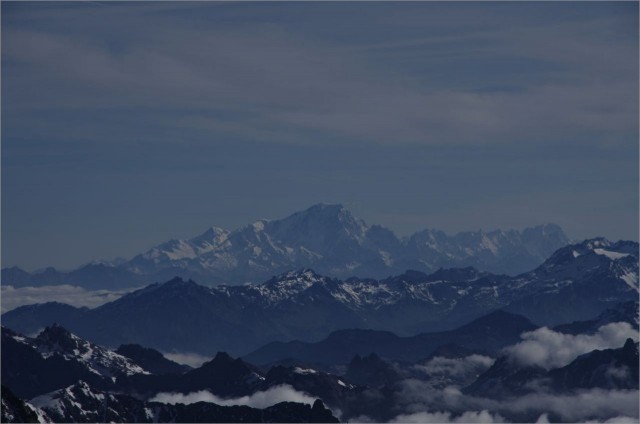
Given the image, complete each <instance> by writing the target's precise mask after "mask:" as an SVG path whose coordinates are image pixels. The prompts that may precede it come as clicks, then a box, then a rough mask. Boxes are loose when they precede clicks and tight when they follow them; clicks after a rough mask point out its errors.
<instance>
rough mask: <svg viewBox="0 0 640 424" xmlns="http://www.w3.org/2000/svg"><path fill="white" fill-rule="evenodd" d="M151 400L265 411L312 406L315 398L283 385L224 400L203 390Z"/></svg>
mask: <svg viewBox="0 0 640 424" xmlns="http://www.w3.org/2000/svg"><path fill="white" fill-rule="evenodd" d="M150 400H151V401H153V402H161V403H170V404H175V403H183V404H187V405H188V404H190V403H196V402H211V403H215V404H218V405H222V406H233V405H243V406H250V407H252V408H260V409H263V408H267V407H269V406H272V405H275V404H277V403H280V402H298V403H306V404H309V405H312V404H313V402H314V401H315V398H312V397H310V396H309V395H307V394H306V393H302V392H298V391H296V390H295V389H294V388H293V387H291V386H289V385H281V386H275V387H271V388H269V389H268V390H265V391H263V392H256V393H253V394H251V395H249V396H242V397H239V398H229V399H224V398H221V397H219V396H216V395H214V394H212V393H210V392H208V391H206V390H201V391H198V392H193V393H189V394H186V395H184V394H182V393H158V394H157V395H156V396H154V397H153V398H152V399H150Z"/></svg>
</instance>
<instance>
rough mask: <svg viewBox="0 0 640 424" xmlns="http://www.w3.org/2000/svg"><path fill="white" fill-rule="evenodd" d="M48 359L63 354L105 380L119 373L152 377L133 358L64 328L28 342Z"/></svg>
mask: <svg viewBox="0 0 640 424" xmlns="http://www.w3.org/2000/svg"><path fill="white" fill-rule="evenodd" d="M25 342H26V343H28V344H30V345H31V346H33V347H34V348H35V349H36V350H37V351H38V352H39V353H40V354H41V355H42V356H43V357H44V358H48V357H51V356H53V355H60V356H62V357H64V358H65V359H67V360H77V361H79V362H81V363H83V364H84V365H85V366H87V368H88V369H89V370H90V371H91V372H93V373H95V374H98V375H100V376H102V377H112V376H114V375H116V374H125V375H132V374H148V372H147V371H145V370H144V369H142V368H141V367H140V366H138V365H137V364H135V363H134V362H132V361H131V360H130V359H128V358H126V357H124V356H122V355H119V354H117V353H115V352H113V351H111V350H108V349H105V348H103V347H100V346H97V345H94V344H93V343H90V342H88V341H87V340H84V339H82V338H80V337H78V336H76V335H75V334H72V333H70V332H69V331H67V330H66V329H65V328H63V327H62V326H60V325H57V324H54V325H52V326H50V327H46V328H45V329H44V330H43V331H42V332H41V333H40V334H38V336H37V337H36V338H35V339H25Z"/></svg>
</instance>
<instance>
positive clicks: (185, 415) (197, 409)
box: [31, 381, 338, 423]
mask: <svg viewBox="0 0 640 424" xmlns="http://www.w3.org/2000/svg"><path fill="white" fill-rule="evenodd" d="M31 403H33V405H34V406H36V407H37V408H39V409H40V410H41V411H42V412H44V414H46V416H48V417H49V418H50V419H51V420H52V421H53V422H77V423H93V422H142V423H145V422H146V423H151V422H191V423H225V422H226V423H231V422H251V423H254V422H255V423H262V422H264V423H268V422H275V423H295V422H300V423H331V422H338V420H337V419H336V418H335V417H334V416H333V415H332V413H331V411H329V410H328V409H326V408H325V407H324V405H323V403H322V401H319V400H317V401H316V402H315V403H314V404H313V406H311V405H306V404H302V403H294V402H281V403H278V404H276V405H273V406H269V407H267V408H265V409H257V408H251V407H248V406H220V405H217V404H215V403H209V402H196V403H192V404H188V405H184V404H166V403H159V402H145V401H141V400H139V399H136V398H134V397H132V396H128V395H123V394H116V393H109V392H104V391H100V390H96V389H95V388H93V387H91V386H90V385H89V384H87V383H86V382H83V381H80V382H78V383H76V384H74V385H72V386H69V387H66V388H64V389H61V390H58V391H55V392H52V393H49V394H47V395H43V396H40V397H37V398H35V399H33V400H32V401H31Z"/></svg>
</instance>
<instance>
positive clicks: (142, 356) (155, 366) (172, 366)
mask: <svg viewBox="0 0 640 424" xmlns="http://www.w3.org/2000/svg"><path fill="white" fill-rule="evenodd" d="M115 352H116V353H117V354H119V355H122V356H124V357H126V358H129V359H131V360H132V361H133V362H135V363H136V364H138V365H140V366H141V367H142V368H144V369H145V370H147V371H149V372H150V373H151V374H182V373H185V372H187V371H189V370H190V369H191V367H190V366H188V365H182V364H178V363H176V362H173V361H171V360H169V359H167V358H165V357H164V356H163V355H162V354H161V353H160V352H158V351H157V350H155V349H151V348H148V347H143V346H140V345H138V344H126V345H121V346H120V347H119V348H118V349H117V350H116V351H115Z"/></svg>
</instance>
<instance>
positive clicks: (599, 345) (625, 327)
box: [505, 322, 638, 369]
mask: <svg viewBox="0 0 640 424" xmlns="http://www.w3.org/2000/svg"><path fill="white" fill-rule="evenodd" d="M521 337H522V339H523V341H522V342H520V343H517V344H515V345H513V346H510V347H508V348H506V349H505V352H506V353H507V355H509V357H510V358H512V359H513V360H515V361H517V362H518V363H519V364H521V365H524V366H539V367H542V368H545V369H552V368H558V367H563V366H565V365H567V364H569V363H570V362H571V361H573V360H574V359H575V358H577V357H578V356H579V355H583V354H585V353H588V352H591V351H593V350H596V349H611V348H619V347H621V346H623V345H624V342H625V341H626V340H627V338H631V339H633V340H635V341H637V340H638V331H637V330H634V329H633V328H632V327H631V325H629V324H628V323H626V322H616V323H611V324H607V325H604V326H602V327H600V328H599V329H598V332H597V333H595V334H579V335H572V334H564V333H559V332H556V331H553V330H551V329H549V328H547V327H542V328H539V329H537V330H534V331H530V332H526V333H523V334H522V336H521Z"/></svg>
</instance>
